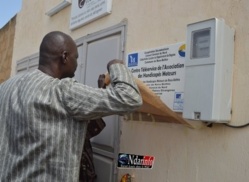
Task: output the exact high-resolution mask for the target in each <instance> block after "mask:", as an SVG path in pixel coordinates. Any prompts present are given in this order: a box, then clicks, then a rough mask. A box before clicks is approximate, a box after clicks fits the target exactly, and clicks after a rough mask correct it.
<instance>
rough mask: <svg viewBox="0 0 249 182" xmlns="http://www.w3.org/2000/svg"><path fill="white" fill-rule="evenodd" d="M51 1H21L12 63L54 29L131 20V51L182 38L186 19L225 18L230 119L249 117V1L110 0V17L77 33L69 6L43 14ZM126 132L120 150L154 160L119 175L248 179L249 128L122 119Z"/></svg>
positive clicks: (218, 181)
mask: <svg viewBox="0 0 249 182" xmlns="http://www.w3.org/2000/svg"><path fill="white" fill-rule="evenodd" d="M57 1H58V0H57ZM52 2H56V0H50V1H48V0H44V1H28V0H23V9H22V11H21V12H20V13H19V14H18V16H17V27H16V38H15V42H14V45H15V46H14V54H13V60H14V61H16V60H19V59H21V58H23V57H26V56H28V55H31V54H33V53H36V52H38V49H39V44H40V41H41V39H42V37H43V36H44V34H46V33H47V32H49V31H51V30H61V31H64V32H66V33H69V34H71V36H72V37H73V38H74V39H77V38H79V37H82V36H85V35H87V34H89V33H93V32H96V31H98V30H101V29H104V28H107V27H110V26H113V25H116V24H118V23H120V22H121V21H123V20H126V21H127V22H128V27H127V42H126V52H132V51H139V50H144V49H149V48H154V47H159V46H162V45H169V44H172V43H176V42H181V41H185V38H186V37H185V34H186V25H187V24H188V23H193V22H196V21H200V20H204V19H208V18H212V17H217V18H223V19H225V21H226V23H227V24H228V25H229V26H231V27H232V28H234V29H235V31H236V33H235V34H236V36H235V62H234V85H233V103H232V107H233V115H232V121H231V124H238V125H240V124H244V123H247V122H249V112H248V108H249V92H248V89H249V76H248V70H249V62H248V57H249V51H248V50H247V49H248V48H249V24H248V23H247V22H248V15H249V1H248V0H199V1H196V0H188V1H186V0H157V1H151V0H143V1H134V0H125V1H124V0H113V7H112V14H111V15H108V16H106V17H104V18H101V19H99V20H97V21H95V22H92V23H90V24H88V25H86V26H83V27H81V28H79V29H76V30H74V31H70V30H69V18H70V10H71V8H70V7H67V8H66V9H64V10H63V11H61V12H59V13H58V14H57V15H55V16H53V17H51V18H50V17H48V16H46V15H45V12H46V11H47V10H49V9H50V8H51V4H50V3H52ZM14 68H15V62H13V66H12V70H14ZM12 74H14V71H12ZM121 130H122V135H121V144H120V145H121V146H120V152H125V153H132V154H141V155H142V154H145V155H152V156H155V157H156V160H155V164H154V168H153V169H151V170H141V169H137V170H136V169H132V170H124V169H120V170H119V176H121V175H123V174H125V173H126V172H129V173H131V174H132V175H133V176H134V180H135V181H136V182H142V181H143V182H151V181H154V182H234V181H236V182H246V181H248V179H249V165H248V164H249V145H247V143H248V142H247V138H248V137H249V132H248V131H249V128H243V129H232V128H228V127H226V126H224V125H218V124H217V125H213V127H211V128H207V127H204V128H202V129H198V130H193V129H189V128H186V127H184V126H181V125H176V124H167V123H149V122H131V121H124V122H122V128H121Z"/></svg>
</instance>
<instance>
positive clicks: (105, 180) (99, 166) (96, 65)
mask: <svg viewBox="0 0 249 182" xmlns="http://www.w3.org/2000/svg"><path fill="white" fill-rule="evenodd" d="M123 43H124V26H121V27H118V28H114V29H112V28H111V29H108V30H106V31H101V32H100V33H95V34H91V35H90V36H86V37H85V38H84V39H83V43H82V44H83V49H82V52H83V55H84V58H83V60H85V61H83V63H79V66H80V67H82V68H83V67H85V69H84V75H82V73H77V75H78V77H80V78H81V80H84V81H83V83H85V84H86V85H89V86H92V87H97V86H98V85H97V80H98V77H99V74H104V73H106V72H107V63H108V62H109V61H110V60H112V59H123V57H124V52H123ZM79 50H80V49H79ZM79 55H81V54H79ZM82 70H83V69H82ZM103 120H104V121H105V123H106V127H105V128H104V129H103V130H102V132H101V133H100V134H99V135H97V136H96V137H94V138H93V139H92V140H91V142H92V146H93V152H94V154H93V158H94V165H95V170H96V173H97V180H96V182H116V181H117V169H116V163H117V156H118V151H119V133H120V132H119V117H118V116H108V117H104V118H103Z"/></svg>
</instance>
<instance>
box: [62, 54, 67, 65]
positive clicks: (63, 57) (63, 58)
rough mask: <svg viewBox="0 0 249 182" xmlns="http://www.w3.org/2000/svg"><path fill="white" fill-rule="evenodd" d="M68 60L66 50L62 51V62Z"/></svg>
mask: <svg viewBox="0 0 249 182" xmlns="http://www.w3.org/2000/svg"><path fill="white" fill-rule="evenodd" d="M67 60H68V52H67V51H63V53H62V62H63V63H64V64H65V63H66V62H67Z"/></svg>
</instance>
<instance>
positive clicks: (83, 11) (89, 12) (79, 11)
mask: <svg viewBox="0 0 249 182" xmlns="http://www.w3.org/2000/svg"><path fill="white" fill-rule="evenodd" d="M111 8H112V0H72V9H71V18H70V29H75V28H78V27H80V26H82V25H85V24H87V23H89V22H91V21H94V20H96V19H98V18H100V17H102V16H105V15H108V14H110V13H111Z"/></svg>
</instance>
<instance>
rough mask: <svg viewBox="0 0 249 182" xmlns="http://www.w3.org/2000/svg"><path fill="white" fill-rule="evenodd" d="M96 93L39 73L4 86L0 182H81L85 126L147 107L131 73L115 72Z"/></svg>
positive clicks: (0, 94) (0, 88)
mask: <svg viewBox="0 0 249 182" xmlns="http://www.w3.org/2000/svg"><path fill="white" fill-rule="evenodd" d="M110 77H111V80H112V82H111V86H110V87H108V88H107V89H97V88H92V87H88V86H86V85H83V84H80V83H77V82H76V81H75V80H74V79H72V78H65V79H61V80H59V79H55V78H52V77H50V76H49V75H47V74H45V73H43V72H41V71H40V70H38V69H37V70H35V71H33V72H30V73H26V74H24V75H16V76H15V77H13V78H11V79H9V80H7V81H6V82H4V83H2V84H1V85H0V160H1V162H0V181H1V182H10V181H32V182H33V181H46V182H49V181H51V182H64V181H65V182H78V178H79V167H80V159H81V154H82V150H83V145H84V139H85V133H86V127H87V122H86V120H89V119H95V118H100V117H103V116H108V115H112V114H124V113H127V112H132V111H134V110H136V109H138V107H140V106H141V104H142V99H141V96H140V94H139V91H138V88H137V85H136V84H135V82H134V80H133V79H132V75H131V73H130V71H129V70H128V69H127V68H126V67H125V66H124V65H122V64H113V65H111V66H110Z"/></svg>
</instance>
